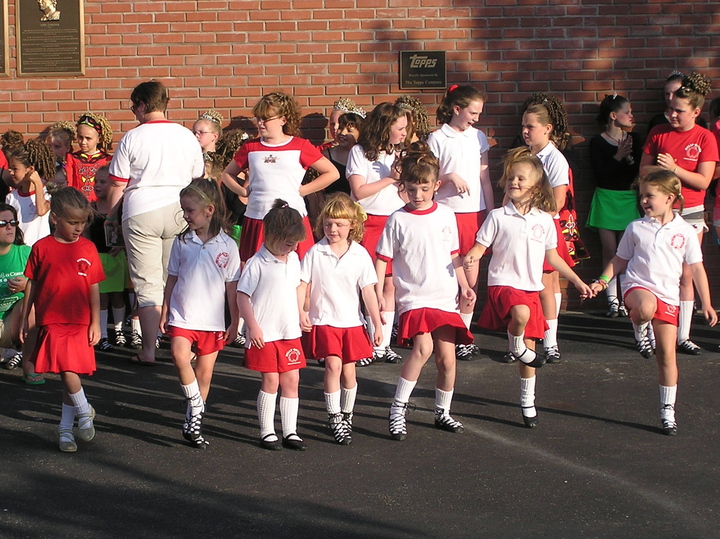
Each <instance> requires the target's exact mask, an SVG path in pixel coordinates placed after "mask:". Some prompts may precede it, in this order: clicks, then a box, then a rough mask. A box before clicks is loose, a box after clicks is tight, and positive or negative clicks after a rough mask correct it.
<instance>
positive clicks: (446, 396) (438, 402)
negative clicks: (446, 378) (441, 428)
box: [435, 387, 455, 415]
mask: <svg viewBox="0 0 720 539" xmlns="http://www.w3.org/2000/svg"><path fill="white" fill-rule="evenodd" d="M453 393H455V389H451V390H450V391H443V390H442V389H440V388H439V387H436V388H435V411H436V412H438V411H442V413H443V414H445V415H450V405H451V404H452V398H453Z"/></svg>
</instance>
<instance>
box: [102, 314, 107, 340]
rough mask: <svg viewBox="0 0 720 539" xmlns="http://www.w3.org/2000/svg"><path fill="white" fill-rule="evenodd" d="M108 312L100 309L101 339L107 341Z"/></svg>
mask: <svg viewBox="0 0 720 539" xmlns="http://www.w3.org/2000/svg"><path fill="white" fill-rule="evenodd" d="M107 324H108V310H107V309H100V338H101V339H107V336H108V334H107Z"/></svg>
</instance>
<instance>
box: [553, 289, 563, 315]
mask: <svg viewBox="0 0 720 539" xmlns="http://www.w3.org/2000/svg"><path fill="white" fill-rule="evenodd" d="M553 295H554V296H555V318H557V317H558V316H560V305H562V292H555V293H554V294H553Z"/></svg>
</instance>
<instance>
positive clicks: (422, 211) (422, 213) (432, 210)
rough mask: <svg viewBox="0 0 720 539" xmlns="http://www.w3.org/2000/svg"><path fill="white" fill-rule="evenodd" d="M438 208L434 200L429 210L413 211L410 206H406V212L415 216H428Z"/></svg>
mask: <svg viewBox="0 0 720 539" xmlns="http://www.w3.org/2000/svg"><path fill="white" fill-rule="evenodd" d="M437 207H438V204H437V202H435V201H434V200H433V203H432V206H430V207H429V208H428V209H427V210H411V209H410V205H409V204H406V205H405V208H404V210H405V211H406V212H408V213H412V214H413V215H427V214H428V213H432V212H434V211H435V210H436V209H437Z"/></svg>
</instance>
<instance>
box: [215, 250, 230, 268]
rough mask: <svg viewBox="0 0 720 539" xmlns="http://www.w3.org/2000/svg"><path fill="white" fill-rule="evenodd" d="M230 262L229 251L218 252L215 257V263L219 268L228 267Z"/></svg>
mask: <svg viewBox="0 0 720 539" xmlns="http://www.w3.org/2000/svg"><path fill="white" fill-rule="evenodd" d="M228 262H230V254H229V253H218V255H217V256H216V257H215V265H216V266H217V267H218V268H227V265H228Z"/></svg>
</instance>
